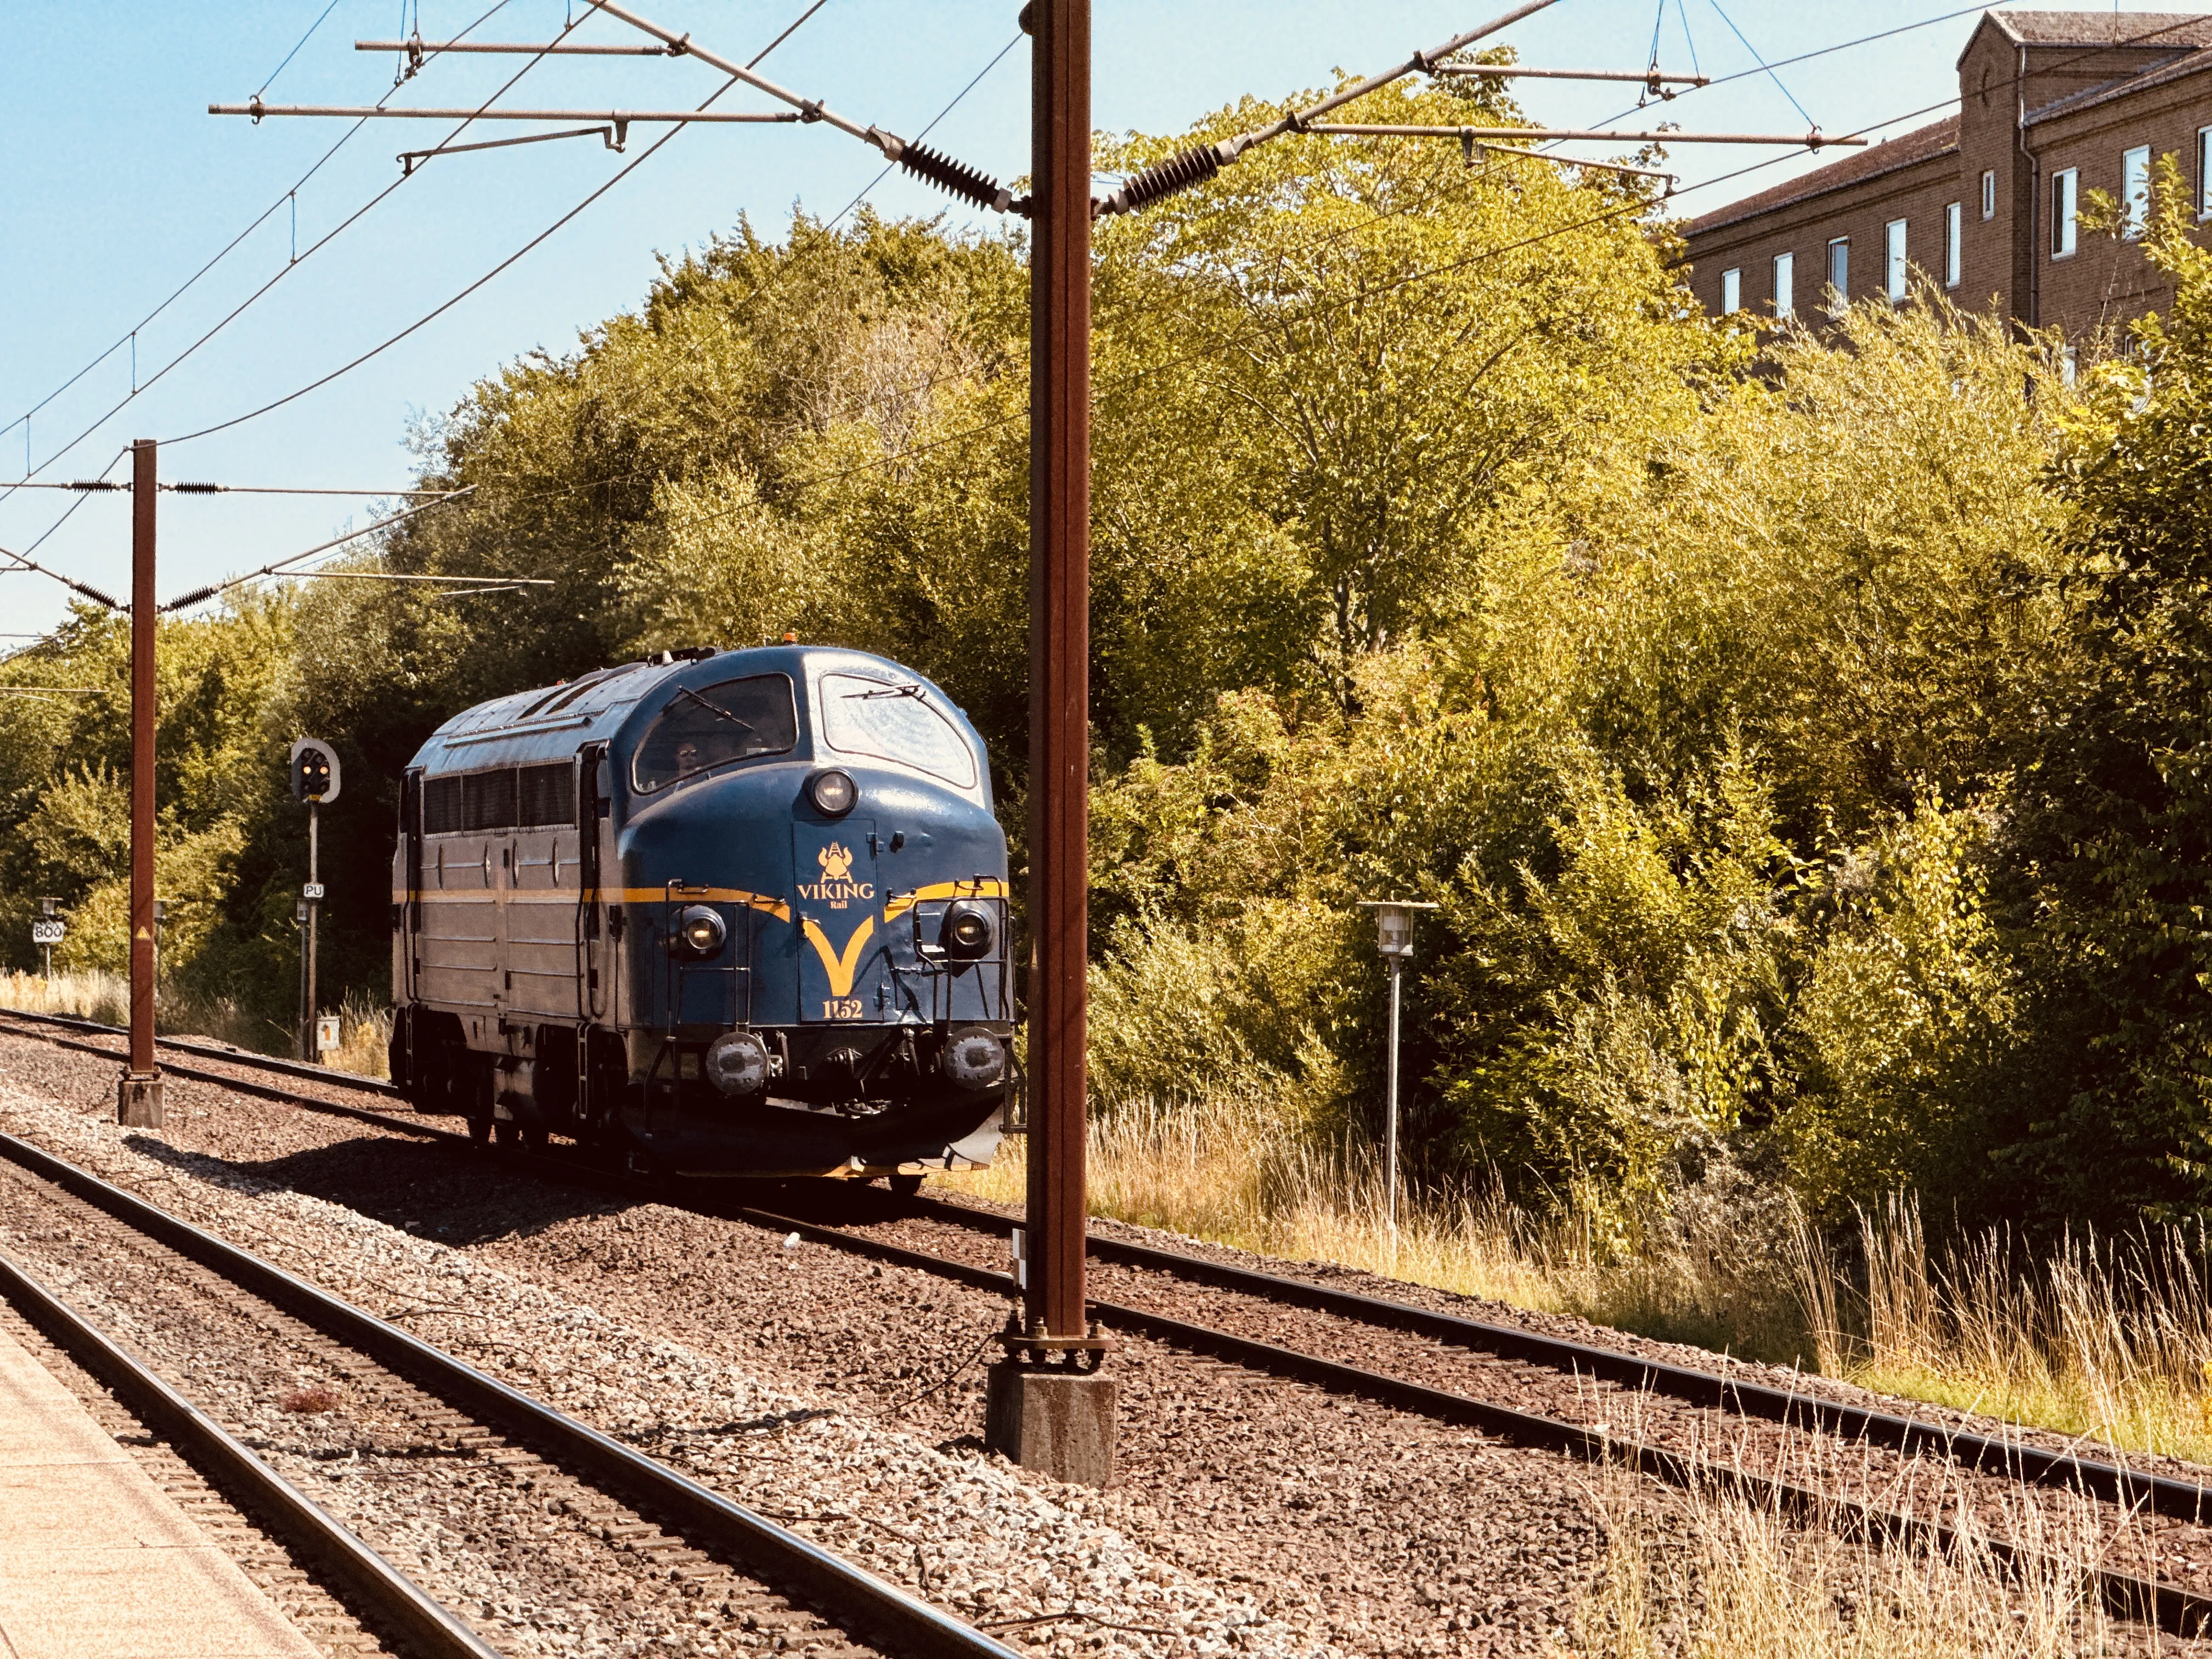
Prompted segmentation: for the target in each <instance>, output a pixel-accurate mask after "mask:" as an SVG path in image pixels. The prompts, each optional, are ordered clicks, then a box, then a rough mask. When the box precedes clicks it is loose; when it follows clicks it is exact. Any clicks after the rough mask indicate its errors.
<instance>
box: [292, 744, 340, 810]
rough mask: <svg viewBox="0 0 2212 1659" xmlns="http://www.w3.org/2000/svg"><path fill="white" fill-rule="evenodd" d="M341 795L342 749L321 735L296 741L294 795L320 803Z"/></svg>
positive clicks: (293, 767)
mask: <svg viewBox="0 0 2212 1659" xmlns="http://www.w3.org/2000/svg"><path fill="white" fill-rule="evenodd" d="M337 798H338V751H337V750H335V749H333V748H331V745H330V744H327V743H325V742H324V741H323V740H322V739H321V738H301V739H300V740H299V741H298V742H297V743H295V744H293V745H292V799H294V800H296V801H299V802H301V804H302V805H311V806H320V805H326V804H328V803H329V802H331V801H334V800H336V799H337Z"/></svg>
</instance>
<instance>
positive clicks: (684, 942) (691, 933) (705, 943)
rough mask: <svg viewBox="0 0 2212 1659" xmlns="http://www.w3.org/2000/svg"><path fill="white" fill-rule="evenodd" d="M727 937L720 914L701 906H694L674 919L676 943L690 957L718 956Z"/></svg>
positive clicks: (727, 930)
mask: <svg viewBox="0 0 2212 1659" xmlns="http://www.w3.org/2000/svg"><path fill="white" fill-rule="evenodd" d="M729 936H730V932H729V929H728V928H727V927H725V926H724V925H723V922H722V916H721V913H720V911H718V910H712V909H709V908H708V907H707V906H705V905H703V904H695V905H693V906H691V907H690V908H689V909H687V910H685V911H684V912H683V913H682V914H681V915H678V917H677V918H676V942H677V944H678V945H679V946H681V947H682V948H683V950H684V951H685V952H687V953H688V954H690V955H691V956H695V957H712V956H719V955H720V954H721V950H722V944H723V941H724V940H726V939H728V938H729Z"/></svg>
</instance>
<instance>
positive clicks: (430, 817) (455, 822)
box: [422, 778, 462, 836]
mask: <svg viewBox="0 0 2212 1659" xmlns="http://www.w3.org/2000/svg"><path fill="white" fill-rule="evenodd" d="M461 827H462V820H461V781H460V780H459V778H432V779H430V780H429V781H428V782H427V783H425V784H424V785H423V786H422V833H423V834H424V835H426V836H448V835H451V834H453V831H455V830H456V829H460V828H461Z"/></svg>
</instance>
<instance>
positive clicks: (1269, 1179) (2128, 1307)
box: [936, 1091, 2212, 1462]
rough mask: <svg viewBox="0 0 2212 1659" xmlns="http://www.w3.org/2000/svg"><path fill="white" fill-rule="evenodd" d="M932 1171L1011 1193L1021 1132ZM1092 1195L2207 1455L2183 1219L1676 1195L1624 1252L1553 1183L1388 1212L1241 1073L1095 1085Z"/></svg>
mask: <svg viewBox="0 0 2212 1659" xmlns="http://www.w3.org/2000/svg"><path fill="white" fill-rule="evenodd" d="M936 1179H937V1180H938V1181H939V1182H942V1183H943V1184H944V1185H945V1186H948V1187H951V1188H958V1189H963V1190H966V1191H969V1192H973V1193H975V1194H978V1195H979V1196H983V1197H988V1198H993V1199H997V1200H1003V1201H1006V1202H1009V1203H1019V1202H1020V1201H1021V1199H1022V1197H1023V1188H1024V1181H1023V1169H1022V1161H1021V1158H1020V1156H1019V1152H1018V1146H1015V1147H1010V1148H1009V1149H1008V1152H1007V1154H1006V1155H1005V1156H1002V1157H1001V1158H1000V1161H999V1162H998V1163H996V1164H994V1165H992V1166H991V1167H990V1168H988V1169H987V1170H979V1171H976V1172H974V1173H972V1174H969V1175H964V1176H939V1177H936ZM1769 1196H1770V1197H1771V1194H1770V1195H1769ZM1091 1207H1092V1209H1093V1211H1094V1212H1096V1213H1097V1214H1099V1215H1102V1216H1107V1217H1110V1218H1114V1219H1116V1220H1121V1221H1127V1222H1131V1223H1134V1224H1136V1225H1140V1226H1149V1227H1159V1228H1163V1229H1165V1230H1167V1231H1172V1232H1178V1233H1182V1234H1186V1235H1188V1236H1189V1237H1196V1238H1203V1239H1208V1240H1211V1241H1212V1242H1214V1243H1222V1244H1229V1245H1232V1246H1236V1247H1238V1248H1242V1249H1251V1250H1258V1251H1261V1252H1263V1253H1265V1254H1267V1255H1275V1256H1279V1257H1284V1258H1287V1259H1290V1260H1293V1261H1331V1262H1336V1263H1340V1264H1342V1265H1343V1266H1346V1267H1356V1268H1364V1269H1365V1270H1367V1271H1370V1272H1372V1273H1381V1274H1383V1275H1386V1276H1388V1277H1391V1278H1396V1279H1407V1280H1410V1281H1412V1282H1413V1283H1415V1284H1422V1285H1435V1286H1437V1287H1439V1288H1441V1289H1443V1290H1449V1291H1459V1292H1462V1293H1463V1294H1467V1295H1471V1296H1480V1297H1492V1298H1494V1299H1496V1300H1498V1301H1501V1302H1506V1303H1510V1304H1515V1305H1516V1306H1520V1307H1524V1308H1532V1309H1536V1310H1541V1311H1546V1312H1556V1313H1570V1314H1575V1315H1578V1316H1582V1317H1583V1318H1585V1319H1589V1320H1590V1321H1592V1322H1595V1323H1597V1324H1601V1325H1609V1326H1612V1327H1614V1328H1618V1329H1622V1330H1629V1331H1635V1332H1638V1333H1639V1334H1644V1335H1650V1336H1656V1337H1661V1338H1663V1339H1667V1340H1676V1341H1683V1342H1690V1343H1694V1344H1697V1345H1699V1346H1705V1347H1707V1348H1711V1349H1713V1350H1715V1351H1717V1352H1731V1353H1735V1354H1737V1355H1740V1356H1741V1357H1744V1358H1759V1359H1769V1360H1773V1361H1777V1362H1779V1363H1783V1364H1790V1363H1796V1364H1802V1365H1804V1366H1805V1367H1807V1368H1808V1369H1818V1370H1820V1371H1821V1372H1823V1373H1825V1374H1826V1375H1828V1376H1836V1377H1840V1378H1844V1379H1847V1380H1849V1381H1852V1382H1857V1383H1863V1384H1864V1385H1865V1386H1867V1387H1869V1388H1873V1389H1880V1390H1881V1391H1883V1392H1885V1393H1889V1394H1895V1395H1903V1396H1905V1397H1907V1398H1911V1399H1919V1400H1926V1401H1935V1402H1937V1403H1941V1404H1944V1405H1950V1406H1957V1407H1962V1408H1965V1409H1967V1410H1973V1411H1980V1412H1984V1413H1990V1414H1991V1415H1994V1416H1999V1417H2003V1418H2007V1419H2010V1420H2013V1421H2015V1422H2019V1423H2022V1424H2027V1425H2033V1426H2036V1427H2041V1428H2048V1429H2053V1430H2057V1431H2061V1432H2063V1433H2068V1434H2079V1435H2084V1436H2088V1437H2093V1438H2095V1439H2098V1440H2101V1441H2104V1442H2106V1443H2108V1444H2110V1445H2112V1447H2114V1448H2116V1449H2119V1450H2122V1451H2150V1452H2163V1453H2166V1454H2169V1455H2173V1456H2178V1457H2184V1458H2188V1459H2190V1460H2191V1461H2193V1462H2212V1299H2208V1291H2212V1283H2208V1280H2209V1279H2212V1275H2209V1274H2208V1273H2206V1271H2205V1267H2206V1262H2207V1255H2206V1252H2207V1249H2208V1248H2212V1243H2208V1241H2207V1240H2205V1239H2203V1238H2200V1237H2197V1235H2196V1234H2194V1233H2190V1234H2185V1233H2183V1232H2181V1231H2171V1230H2169V1231H2160V1232H2145V1233H2143V1234H2142V1235H2140V1236H2138V1237H2134V1238H2131V1239H2129V1240H2125V1241H2122V1242H2120V1243H2118V1244H2114V1243H2111V1242H2106V1241H2098V1240H2093V1239H2087V1238H2076V1239H2070V1240H2068V1241H2066V1242H2065V1243H2063V1246H2062V1247H2061V1248H2060V1249H2058V1250H2057V1251H2055V1252H2053V1253H2051V1255H2049V1256H2048V1257H2047V1258H2046V1259H2042V1260H2033V1259H2030V1257H2029V1256H2028V1255H2027V1253H2026V1252H2024V1251H2022V1250H2021V1249H2018V1248H2017V1247H2016V1246H2015V1243H2014V1241H2012V1240H2010V1239H2009V1238H2008V1237H2005V1236H2003V1235H2002V1234H1997V1233H1991V1234H1986V1235H1984V1236H1982V1237H1979V1238H1978V1239H1973V1240H1970V1241H1967V1242H1966V1243H1963V1244H1961V1245H1960V1246H1959V1247H1957V1248H1956V1249H1951V1250H1948V1251H1940V1252H1939V1251H1936V1250H1933V1249H1931V1247H1930V1245H1929V1240H1928V1238H1927V1237H1926V1234H1925V1231H1924V1230H1923V1227H1922V1225H1921V1223H1920V1219H1919V1216H1918V1212H1917V1208H1916V1207H1915V1206H1912V1205H1911V1204H1910V1203H1909V1202H1899V1203H1898V1204H1896V1205H1893V1206H1891V1207H1889V1208H1888V1209H1887V1210H1886V1211H1884V1212H1882V1213H1881V1215H1879V1216H1866V1217H1863V1218H1862V1225H1860V1227H1859V1228H1857V1230H1855V1231H1854V1234H1853V1236H1852V1237H1850V1239H1848V1240H1845V1241H1830V1240H1826V1239H1823V1238H1821V1237H1817V1236H1816V1235H1814V1233H1813V1232H1812V1231H1811V1230H1809V1229H1808V1228H1806V1227H1805V1226H1804V1225H1802V1221H1801V1222H1797V1223H1796V1224H1795V1225H1789V1226H1784V1227H1783V1228H1781V1229H1780V1230H1778V1231H1777V1232H1776V1234H1775V1236H1774V1237H1772V1238H1771V1239H1769V1238H1768V1237H1766V1236H1765V1228H1764V1223H1763V1222H1760V1221H1759V1220H1758V1218H1756V1217H1754V1218H1753V1220H1752V1221H1751V1222H1749V1223H1747V1220H1746V1215H1747V1212H1746V1211H1745V1210H1744V1209H1743V1208H1742V1207H1741V1206H1737V1205H1734V1204H1732V1203H1731V1202H1712V1203H1705V1204H1684V1205H1682V1206H1678V1208H1677V1209H1676V1211H1675V1212H1674V1213H1673V1214H1671V1215H1669V1216H1668V1217H1665V1218H1661V1220H1659V1221H1658V1222H1656V1223H1655V1224H1654V1225H1650V1226H1649V1227H1647V1228H1646V1230H1645V1232H1644V1240H1645V1243H1644V1248H1643V1249H1642V1250H1641V1251H1639V1252H1637V1253H1634V1254H1626V1253H1623V1252H1620V1251H1617V1250H1607V1249H1602V1248H1601V1247H1600V1245H1599V1243H1598V1242H1597V1238H1598V1236H1597V1234H1596V1231H1595V1229H1594V1228H1593V1227H1591V1226H1590V1225H1588V1224H1587V1222H1586V1220H1585V1219H1584V1216H1583V1212H1582V1211H1580V1210H1579V1209H1578V1208H1577V1206H1575V1205H1574V1204H1573V1203H1572V1201H1571V1200H1570V1201H1568V1202H1566V1203H1563V1204H1562V1205H1560V1206H1559V1207H1558V1208H1557V1209H1556V1210H1554V1211H1553V1212H1551V1213H1549V1214H1547V1215H1535V1214H1532V1213H1530V1212H1528V1211H1525V1210H1522V1209H1521V1208H1518V1207H1516V1206H1514V1205H1513V1204H1511V1203H1510V1202H1508V1201H1507V1200H1505V1198H1504V1196H1503V1194H1501V1193H1500V1192H1499V1191H1498V1188H1496V1187H1495V1186H1492V1187H1490V1188H1481V1189H1477V1190H1474V1191H1470V1192H1462V1193H1458V1194H1445V1195H1443V1196H1441V1197H1439V1196H1437V1195H1435V1194H1422V1195H1420V1196H1419V1198H1418V1199H1415V1200H1411V1201H1407V1202H1403V1203H1401V1208H1400V1222H1399V1225H1398V1227H1397V1228H1396V1230H1395V1231H1393V1230H1392V1229H1390V1228H1389V1226H1387V1225H1385V1224H1384V1222H1383V1204H1382V1182H1381V1180H1380V1178H1379V1174H1378V1171H1377V1170H1376V1168H1375V1165H1374V1163H1373V1161H1372V1159H1371V1158H1367V1157H1364V1156H1363V1155H1361V1154H1359V1153H1357V1152H1354V1153H1350V1154H1346V1153H1342V1152H1335V1153H1327V1152H1317V1151H1316V1150H1315V1149H1314V1147H1313V1145H1312V1143H1311V1142H1310V1139H1304V1138H1301V1137H1300V1136H1298V1135H1297V1134H1296V1133H1294V1132H1292V1131H1291V1130H1290V1129H1288V1128H1286V1127H1285V1126H1284V1124H1283V1123H1282V1122H1281V1121H1280V1120H1279V1119H1278V1118H1276V1117H1274V1116H1273V1115H1270V1113H1269V1111H1268V1109H1267V1101H1266V1099H1265V1097H1264V1096H1263V1095H1261V1094H1260V1093H1258V1092H1257V1091H1243V1092H1241V1093H1232V1092H1229V1091H1219V1092H1215V1093H1212V1094H1209V1095H1206V1096H1205V1097H1200V1098H1196V1099H1191V1100H1185V1101H1180V1102H1173V1103H1166V1104H1164V1105H1162V1104H1157V1103H1146V1102H1134V1103H1130V1102H1124V1103H1118V1104H1115V1105H1112V1106H1110V1107H1109V1109H1107V1110H1106V1111H1104V1112H1103V1113H1102V1114H1101V1115H1099V1116H1098V1117H1097V1118H1096V1119H1095V1120H1094V1121H1093V1122H1092V1125H1091ZM1790 1213H1791V1214H1793V1215H1794V1211H1792V1212H1790ZM1846 1247H1847V1248H1846Z"/></svg>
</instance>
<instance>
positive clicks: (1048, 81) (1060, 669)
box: [1023, 0, 1091, 1337]
mask: <svg viewBox="0 0 2212 1659" xmlns="http://www.w3.org/2000/svg"><path fill="white" fill-rule="evenodd" d="M1031 15H1032V18H1033V20H1034V22H1033V27H1034V28H1035V31H1036V47H1035V79H1036V88H1035V93H1034V96H1035V99H1036V103H1035V106H1034V116H1033V119H1034V121H1035V128H1034V132H1033V137H1032V139H1031V143H1032V155H1031V173H1032V177H1033V178H1034V179H1035V181H1036V182H1035V185H1034V189H1035V197H1034V207H1033V213H1034V240H1033V242H1032V245H1031V247H1030V903H1029V909H1030V927H1031V929H1032V932H1033V937H1034V939H1035V940H1036V957H1035V962H1036V967H1035V969H1034V971H1033V972H1032V973H1031V974H1030V994H1029V1034H1030V1041H1029V1074H1030V1101H1031V1103H1030V1113H1029V1119H1030V1133H1029V1223H1030V1225H1029V1233H1028V1243H1029V1274H1028V1278H1029V1286H1028V1291H1027V1295H1026V1297H1025V1299H1024V1307H1023V1313H1024V1320H1025V1322H1026V1324H1027V1325H1028V1327H1029V1330H1030V1334H1032V1335H1035V1334H1039V1328H1040V1327H1042V1331H1043V1333H1045V1334H1049V1335H1050V1336H1054V1337H1072V1336H1080V1335H1082V1334H1084V1333H1085V1331H1086V1329H1087V1328H1088V1324H1087V1321H1086V1319H1085V1308H1084V1224H1085V1218H1086V1216H1087V1213H1088V1206H1087V1204H1086V1202H1085V1199H1086V1194H1085V1169H1084V1152H1085V1134H1084V1128H1085V1102H1086V1099H1087V1089H1086V1082H1085V1052H1084V1051H1085V1034H1086V1012H1087V1011H1086V1008H1085V983H1084V965H1085V958H1086V957H1087V955H1088V951H1087V941H1088V937H1089V935H1088V918H1089V914H1090V908H1089V907H1090V893H1089V880H1090V847H1089V829H1090V805H1091V798H1090V797H1091V792H1090V777H1091V772H1090V765H1091V679H1090V659H1091V7H1090V3H1089V0H1039V3H1038V4H1037V5H1036V7H1035V8H1034V9H1033V11H1032V13H1031Z"/></svg>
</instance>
